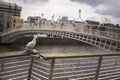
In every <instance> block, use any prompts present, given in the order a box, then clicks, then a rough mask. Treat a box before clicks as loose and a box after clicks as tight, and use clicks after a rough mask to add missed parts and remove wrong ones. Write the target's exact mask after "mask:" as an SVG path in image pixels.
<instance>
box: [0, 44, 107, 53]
mask: <svg viewBox="0 0 120 80" xmlns="http://www.w3.org/2000/svg"><path fill="white" fill-rule="evenodd" d="M24 47H25V44H11V45H1V46H0V53H2V52H10V51H20V50H24ZM35 49H37V50H38V51H39V52H40V53H79V52H91V53H92V52H108V50H103V49H100V48H97V47H94V46H91V45H86V44H79V45H77V44H71V45H68V44H65V45H64V44H49V45H48V44H44V45H43V44H37V45H36V47H35Z"/></svg>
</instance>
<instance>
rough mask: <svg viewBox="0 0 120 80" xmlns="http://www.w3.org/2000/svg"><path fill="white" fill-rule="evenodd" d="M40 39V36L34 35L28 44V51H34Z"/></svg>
mask: <svg viewBox="0 0 120 80" xmlns="http://www.w3.org/2000/svg"><path fill="white" fill-rule="evenodd" d="M37 38H38V35H34V37H33V40H32V41H30V42H29V43H27V45H26V46H25V47H26V50H30V49H33V47H34V46H35V45H36V39H37Z"/></svg>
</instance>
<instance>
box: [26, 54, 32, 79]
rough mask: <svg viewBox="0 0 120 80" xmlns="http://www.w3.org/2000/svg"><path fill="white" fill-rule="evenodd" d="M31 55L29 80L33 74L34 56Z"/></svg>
mask: <svg viewBox="0 0 120 80" xmlns="http://www.w3.org/2000/svg"><path fill="white" fill-rule="evenodd" d="M30 57H31V63H30V67H29V72H28V79H27V80H31V74H32V66H33V56H30Z"/></svg>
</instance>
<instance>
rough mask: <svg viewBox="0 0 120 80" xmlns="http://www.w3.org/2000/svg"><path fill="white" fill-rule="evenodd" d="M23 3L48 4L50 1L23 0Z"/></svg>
mask: <svg viewBox="0 0 120 80" xmlns="http://www.w3.org/2000/svg"><path fill="white" fill-rule="evenodd" d="M22 1H23V3H36V2H48V0H22Z"/></svg>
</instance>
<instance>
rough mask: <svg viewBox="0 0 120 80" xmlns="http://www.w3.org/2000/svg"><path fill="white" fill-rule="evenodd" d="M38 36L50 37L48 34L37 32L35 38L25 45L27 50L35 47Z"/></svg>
mask: <svg viewBox="0 0 120 80" xmlns="http://www.w3.org/2000/svg"><path fill="white" fill-rule="evenodd" d="M38 37H48V35H47V34H36V35H34V37H33V40H32V41H30V42H29V43H27V45H26V46H25V49H26V50H27V51H29V50H31V49H33V48H34V46H35V45H36V39H37V38H38Z"/></svg>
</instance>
